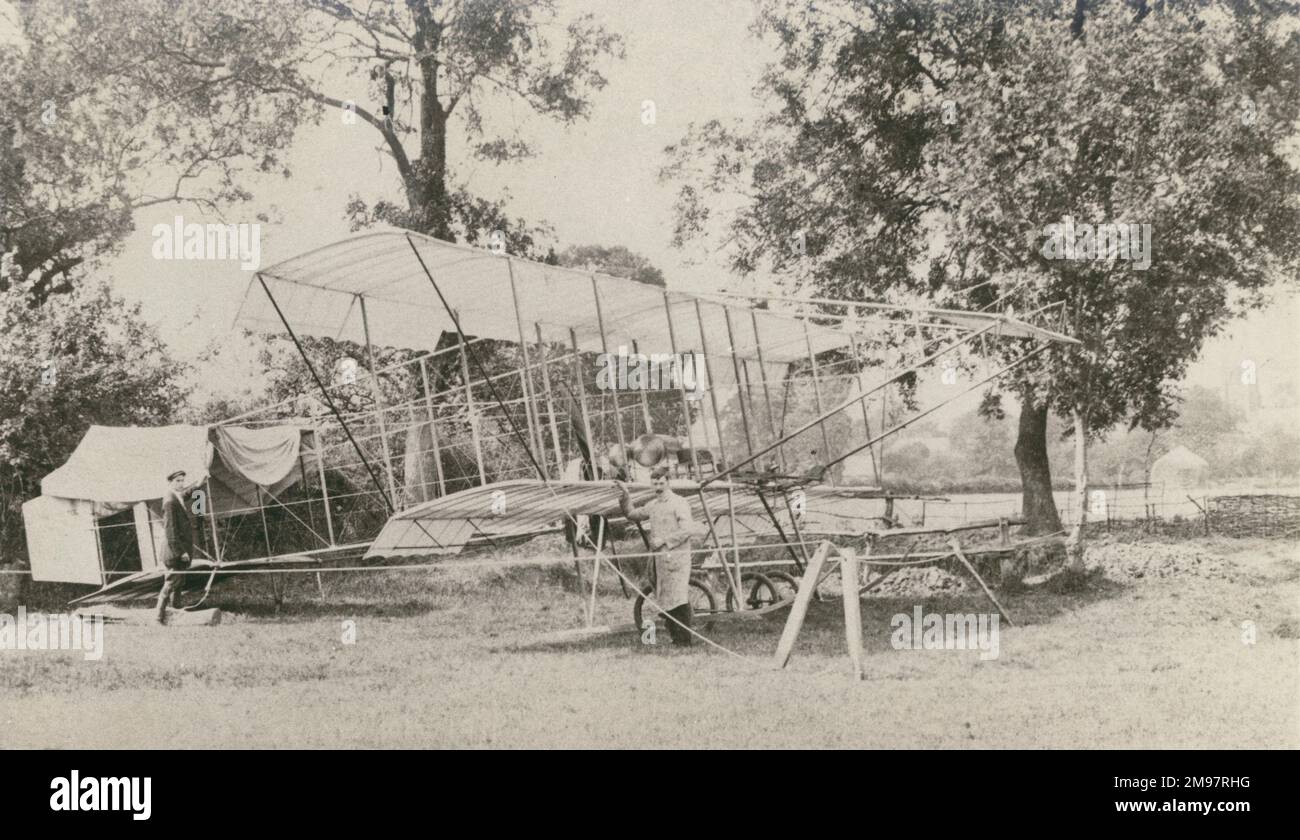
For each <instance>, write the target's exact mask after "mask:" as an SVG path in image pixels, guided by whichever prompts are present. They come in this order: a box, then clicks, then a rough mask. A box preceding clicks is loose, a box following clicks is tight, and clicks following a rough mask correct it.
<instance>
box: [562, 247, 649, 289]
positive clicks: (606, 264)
mask: <svg viewBox="0 0 1300 840" xmlns="http://www.w3.org/2000/svg"><path fill="white" fill-rule="evenodd" d="M557 260H558V262H559V264H560V265H564V266H570V267H573V268H589V269H591V270H592V271H599V272H601V273H602V274H608V275H610V276H612V277H624V278H627V279H628V280H635V281H636V282H638V283H645V284H646V285H647V286H658V287H659V288H661V289H662V288H665V287H666V286H667V285H668V284H667V282H665V280H664V273H663V272H662V271H660V270H659V269H658V268H655V267H654V266H653V265H652V264H651V263H650V260H649V259H647V258H646V257H644V256H642V255H641V254H638V253H636V252H635V251H630V250H628V249H627V247H626V246H624V245H614V246H612V247H609V248H606V247H604V246H602V245H570V246H569V247H568V248H565V249H564V250H563V251H561V252H560V253H559V255H558V256H557Z"/></svg>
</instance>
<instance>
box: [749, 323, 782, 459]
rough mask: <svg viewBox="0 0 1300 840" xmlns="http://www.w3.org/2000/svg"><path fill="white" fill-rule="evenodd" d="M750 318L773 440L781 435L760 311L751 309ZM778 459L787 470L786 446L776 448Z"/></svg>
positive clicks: (768, 422)
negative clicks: (774, 406) (770, 380)
mask: <svg viewBox="0 0 1300 840" xmlns="http://www.w3.org/2000/svg"><path fill="white" fill-rule="evenodd" d="M749 319H750V322H751V323H752V324H753V326H754V349H755V351H756V352H757V353H758V376H759V379H760V380H761V381H762V383H763V402H764V403H765V404H766V405H767V427H768V429H769V430H771V432H772V440H776V439H777V438H779V437H781V433H780V432H778V431H777V428H776V414H775V413H774V412H773V411H772V392H771V390H770V389H769V388H768V387H767V365H765V364H764V363H763V339H761V338H759V335H758V311H757V310H754V309H750V310H749ZM776 457H777V460H778V461H780V463H781V472H785V447H784V446H778V447H777V448H776Z"/></svg>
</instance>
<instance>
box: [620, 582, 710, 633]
mask: <svg viewBox="0 0 1300 840" xmlns="http://www.w3.org/2000/svg"><path fill="white" fill-rule="evenodd" d="M688 593H689V598H690V602H691V610H692V611H693V612H694V613H695V626H696V627H697V628H699V629H700V630H705V631H708V630H712V629H713V622H712V621H710V620H709V616H711V615H712V614H713V613H715V612H717V611H718V600H717V598H715V597H714V596H713V590H712V589H710V588H709V587H708V585H707V584H706V583H704V581H701V580H698V579H697V578H691V584H690V589H689V590H688ZM652 616H653V617H654V618H655V619H656V623H657V624H659V625H660V626H661V627H662V625H663V624H664V622H665V621H667V619H660V616H659V611H658V610H655V609H652V608H650V607H646V606H645V596H644V595H638V596H636V601H635V602H634V603H633V604H632V623H633V624H635V625H636V627H637V631H636V632H637V635H638V636H639V635H640V634H641V628H642V627H643V626H644V625H643V623H642V619H643V618H650V617H652Z"/></svg>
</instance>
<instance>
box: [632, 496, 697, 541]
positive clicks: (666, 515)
mask: <svg viewBox="0 0 1300 840" xmlns="http://www.w3.org/2000/svg"><path fill="white" fill-rule="evenodd" d="M641 510H643V511H645V513H646V514H647V515H648V516H649V525H650V546H651V547H652V548H653V549H655V550H656V551H658V550H660V549H661V548H666V549H667V550H668V551H672V550H673V549H676V548H679V547H682V545H683V543H685V542H686V541H687V540H688V539H690V538H691V537H692V536H694V534H695V519H694V517H693V516H692V514H691V503H690V502H688V501H686V500H685V499H683V498H682V497H681V496H678V495H677V494H676V493H674V492H673V491H671V490H669V491H668V492H667V493H665V494H664V495H663V496H662V497H659V496H655V497H654V498H653V499H651V500H650V501H649V502H647V503H646V504H645V505H643V506H642V507H641Z"/></svg>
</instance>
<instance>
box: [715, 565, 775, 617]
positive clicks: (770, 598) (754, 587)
mask: <svg viewBox="0 0 1300 840" xmlns="http://www.w3.org/2000/svg"><path fill="white" fill-rule="evenodd" d="M740 588H741V589H742V590H747V591H748V592H749V595H747V596H746V597H745V609H748V610H758V609H762V608H763V607H768V606H771V605H772V604H775V603H776V602H777V601H779V600H781V597H780V596H779V595H778V594H777V591H776V586H775V585H774V584H773V583H772V581H771V580H770V579H769V578H768V576H767V575H765V574H762V573H760V572H748V573H746V574H744V575H741V577H740ZM735 609H736V598H735V596H734V595H732V593H731V590H727V611H728V612H731V611H733V610H735Z"/></svg>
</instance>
